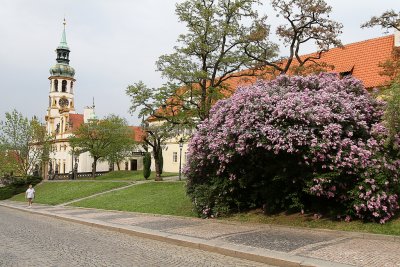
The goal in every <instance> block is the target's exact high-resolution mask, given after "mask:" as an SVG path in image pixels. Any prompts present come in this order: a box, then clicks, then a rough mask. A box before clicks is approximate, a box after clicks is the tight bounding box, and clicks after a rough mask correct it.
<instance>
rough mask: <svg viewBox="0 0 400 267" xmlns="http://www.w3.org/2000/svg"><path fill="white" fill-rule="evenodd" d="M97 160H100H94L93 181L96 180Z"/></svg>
mask: <svg viewBox="0 0 400 267" xmlns="http://www.w3.org/2000/svg"><path fill="white" fill-rule="evenodd" d="M97 160H98V158H94V159H93V164H92V177H93V179H94V178H96V167H97Z"/></svg>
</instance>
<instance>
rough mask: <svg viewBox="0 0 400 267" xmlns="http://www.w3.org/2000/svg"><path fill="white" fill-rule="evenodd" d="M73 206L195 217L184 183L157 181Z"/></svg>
mask: <svg viewBox="0 0 400 267" xmlns="http://www.w3.org/2000/svg"><path fill="white" fill-rule="evenodd" d="M72 205H73V206H80V207H90V208H100V209H109V210H123V211H136V212H143V213H156V214H169V215H177V216H189V217H193V216H196V215H195V213H194V212H193V211H192V204H191V202H190V200H189V198H188V197H187V196H186V193H185V184H184V182H157V183H155V182H154V183H146V184H141V185H137V186H133V187H130V188H127V189H124V190H121V191H117V192H113V193H109V194H104V195H101V196H98V197H94V198H90V199H86V200H83V201H80V202H77V203H74V204H72Z"/></svg>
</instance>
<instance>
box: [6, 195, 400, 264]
mask: <svg viewBox="0 0 400 267" xmlns="http://www.w3.org/2000/svg"><path fill="white" fill-rule="evenodd" d="M0 205H1V206H4V207H9V208H14V209H18V210H22V211H27V212H32V213H36V214H42V215H46V216H51V217H56V218H60V219H64V220H68V221H73V222H78V223H82V224H87V225H91V226H96V227H101V228H105V229H109V230H114V231H118V232H122V233H127V234H131V235H136V236H141V237H146V238H151V239H155V240H160V241H165V242H169V243H173V244H177V245H182V246H187V247H191V248H199V249H202V250H207V251H212V252H217V253H220V254H224V255H228V256H234V257H239V258H243V259H248V260H253V261H258V262H263V263H267V264H271V265H276V266H394V267H395V266H400V254H399V253H398V252H399V251H400V237H395V236H385V235H373V234H362V233H351V232H340V231H329V230H314V229H313V230H311V229H303V228H290V227H280V226H270V225H260V224H241V223H235V222H224V221H217V220H202V219H195V218H182V217H174V216H161V215H151V214H142V213H133V212H119V211H106V210H98V209H84V208H75V207H64V206H63V207H56V206H47V205H39V204H36V205H34V207H33V208H30V209H28V208H27V207H26V204H25V203H22V202H13V201H0ZM0 216H1V215H0Z"/></svg>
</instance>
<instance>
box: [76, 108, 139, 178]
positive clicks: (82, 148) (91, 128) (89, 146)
mask: <svg viewBox="0 0 400 267" xmlns="http://www.w3.org/2000/svg"><path fill="white" fill-rule="evenodd" d="M69 141H70V143H71V146H73V147H75V148H77V149H79V153H84V152H89V153H90V155H91V156H92V157H93V164H92V177H93V178H94V177H95V175H96V167H97V163H98V161H99V160H107V158H108V159H110V158H111V157H114V160H117V159H116V156H115V155H116V154H117V153H120V152H122V151H125V150H126V149H127V148H128V147H131V146H132V145H133V131H132V130H131V129H130V128H129V127H128V125H127V122H126V120H125V119H123V118H120V117H118V116H115V115H110V116H108V117H106V118H105V119H103V120H92V121H89V122H88V123H84V124H82V125H81V126H80V127H79V128H78V129H77V130H76V131H75V132H74V135H73V136H72V137H70V139H69Z"/></svg>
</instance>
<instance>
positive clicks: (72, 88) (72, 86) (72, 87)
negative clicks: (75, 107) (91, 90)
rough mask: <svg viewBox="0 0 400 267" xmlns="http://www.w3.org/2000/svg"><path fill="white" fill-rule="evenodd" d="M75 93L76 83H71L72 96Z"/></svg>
mask: <svg viewBox="0 0 400 267" xmlns="http://www.w3.org/2000/svg"><path fill="white" fill-rule="evenodd" d="M73 93H74V82H71V94H73Z"/></svg>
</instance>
